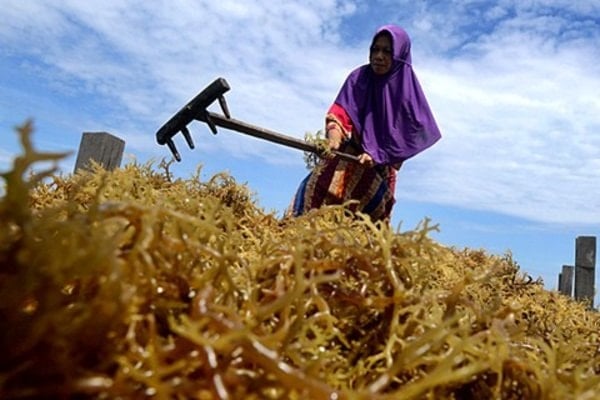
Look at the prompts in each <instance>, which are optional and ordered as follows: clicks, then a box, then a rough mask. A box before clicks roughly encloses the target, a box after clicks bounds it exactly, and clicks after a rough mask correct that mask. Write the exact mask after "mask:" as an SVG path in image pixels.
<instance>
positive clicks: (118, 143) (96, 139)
mask: <svg viewBox="0 0 600 400" xmlns="http://www.w3.org/2000/svg"><path fill="white" fill-rule="evenodd" d="M124 150H125V141H124V140H122V139H119V138H118V137H116V136H113V135H111V134H110V133H107V132H84V133H83V135H82V136H81V144H80V145H79V152H78V153H77V161H76V162H75V168H74V170H73V172H77V170H78V169H80V168H82V169H87V168H89V162H90V160H94V161H96V162H97V163H99V164H100V165H102V166H103V167H104V169H106V170H112V169H115V168H119V167H120V166H121V160H122V159H123V151H124Z"/></svg>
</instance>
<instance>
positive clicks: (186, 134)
mask: <svg viewBox="0 0 600 400" xmlns="http://www.w3.org/2000/svg"><path fill="white" fill-rule="evenodd" d="M181 133H182V134H183V137H184V138H185V141H186V142H187V144H188V146H189V147H190V149H193V148H194V141H193V140H192V135H190V131H189V129H188V128H187V126H184V127H183V128H181Z"/></svg>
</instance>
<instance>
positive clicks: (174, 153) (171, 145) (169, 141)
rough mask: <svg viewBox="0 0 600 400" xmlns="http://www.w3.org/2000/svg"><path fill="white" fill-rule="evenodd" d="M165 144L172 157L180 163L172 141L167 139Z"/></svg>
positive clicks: (179, 157)
mask: <svg viewBox="0 0 600 400" xmlns="http://www.w3.org/2000/svg"><path fill="white" fill-rule="evenodd" d="M165 143H166V144H167V146H169V150H171V153H173V157H175V159H176V160H177V161H181V156H180V155H179V152H178V151H177V148H176V147H175V143H173V140H172V139H170V138H169V139H167V140H166V141H165Z"/></svg>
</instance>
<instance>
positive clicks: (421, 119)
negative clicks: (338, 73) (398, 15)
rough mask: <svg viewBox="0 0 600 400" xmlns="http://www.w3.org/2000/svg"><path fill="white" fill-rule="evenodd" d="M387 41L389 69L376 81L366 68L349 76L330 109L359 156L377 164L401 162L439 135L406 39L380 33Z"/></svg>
mask: <svg viewBox="0 0 600 400" xmlns="http://www.w3.org/2000/svg"><path fill="white" fill-rule="evenodd" d="M382 31H386V32H389V34H390V35H391V37H392V47H393V54H392V58H393V61H392V68H391V69H390V71H389V72H388V73H387V74H385V75H377V74H375V73H374V72H373V70H372V69H371V66H370V65H368V64H367V65H363V66H361V67H358V68H357V69H355V70H354V71H352V72H351V73H350V75H349V76H348V78H346V81H345V82H344V85H343V86H342V88H341V89H340V92H339V94H338V96H337V98H336V99H335V103H336V104H338V105H340V106H342V107H343V108H344V110H346V113H348V116H349V117H350V119H351V120H352V123H353V124H354V128H355V129H356V130H357V131H358V132H359V133H360V134H361V138H362V146H363V150H364V151H365V152H367V153H369V155H371V157H373V160H374V161H375V162H376V163H377V164H395V163H399V162H402V161H404V160H406V159H408V158H410V157H412V156H414V155H416V154H418V153H420V152H421V151H423V150H425V149H426V148H428V147H430V146H431V145H433V144H434V143H435V142H437V141H438V140H439V139H440V137H441V134H440V130H439V129H438V126H437V124H436V122H435V119H434V117H433V114H432V112H431V110H430V108H429V105H428V104H427V100H426V98H425V95H424V94H423V90H422V89H421V85H420V84H419V81H418V80H417V77H416V75H415V73H414V71H413V69H412V66H411V56H410V38H409V37H408V34H407V33H406V32H405V31H404V29H402V28H400V27H399V26H396V25H384V26H382V27H380V28H379V29H378V30H377V32H376V33H375V36H374V37H373V42H374V41H375V37H377V34H379V33H380V32H382Z"/></svg>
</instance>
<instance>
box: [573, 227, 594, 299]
mask: <svg viewBox="0 0 600 400" xmlns="http://www.w3.org/2000/svg"><path fill="white" fill-rule="evenodd" d="M595 269H596V237H595V236H578V237H577V239H576V241H575V300H579V301H584V302H585V303H588V304H589V307H590V308H593V307H594V279H595V272H596V271H595Z"/></svg>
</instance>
